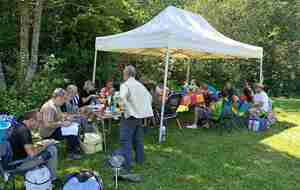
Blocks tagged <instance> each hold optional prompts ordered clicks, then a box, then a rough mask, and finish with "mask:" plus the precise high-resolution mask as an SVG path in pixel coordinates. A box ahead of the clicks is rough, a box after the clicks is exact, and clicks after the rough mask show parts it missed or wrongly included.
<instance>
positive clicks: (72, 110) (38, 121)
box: [9, 81, 113, 181]
mask: <svg viewBox="0 0 300 190" xmlns="http://www.w3.org/2000/svg"><path fill="white" fill-rule="evenodd" d="M83 89H84V91H83V92H82V93H79V92H78V88H77V86H75V85H68V86H67V88H66V89H63V88H57V89H55V90H54V92H53V93H52V97H51V98H50V99H49V100H48V101H46V102H45V103H44V104H43V105H42V107H41V108H40V110H39V111H30V112H26V113H25V114H24V115H23V116H22V117H21V120H19V121H18V124H17V127H13V130H12V133H11V136H10V138H9V142H10V145H11V149H12V152H13V160H22V159H27V158H33V161H34V159H35V158H38V157H39V156H40V155H44V154H49V153H50V155H51V158H50V159H49V160H48V161H47V167H48V168H49V170H50V173H51V176H52V180H53V181H55V180H56V179H57V172H56V171H57V169H56V168H57V162H58V158H57V149H56V146H55V144H56V142H57V141H60V140H66V142H67V145H66V147H67V154H68V159H69V160H78V159H81V158H82V153H83V151H82V142H81V140H80V134H81V133H80V131H81V128H84V127H86V126H85V124H86V123H87V118H86V117H85V116H83V115H82V114H79V113H80V111H82V109H83V108H84V107H85V106H86V105H89V104H92V102H93V101H101V100H103V101H105V100H104V99H105V98H106V97H107V96H111V95H112V91H113V85H112V81H108V82H107V85H106V86H105V87H104V88H103V89H102V90H101V91H100V93H99V94H98V95H96V90H95V87H94V84H93V83H92V82H91V81H86V82H85V84H84V87H83ZM80 94H81V95H80ZM74 123H77V125H74ZM71 128H72V129H71ZM33 130H34V131H38V133H39V136H40V137H41V138H42V139H44V140H43V143H42V145H41V144H40V145H39V146H37V145H36V144H34V142H33ZM50 139H51V140H50ZM53 139H54V140H56V141H54V140H53ZM29 164H32V159H31V161H30V163H28V162H24V163H23V164H22V165H21V166H20V168H26V167H27V166H28V165H29Z"/></svg>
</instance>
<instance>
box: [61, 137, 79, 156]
mask: <svg viewBox="0 0 300 190" xmlns="http://www.w3.org/2000/svg"><path fill="white" fill-rule="evenodd" d="M64 138H65V139H66V140H67V151H68V153H69V154H77V153H78V152H79V151H78V150H79V149H80V137H79V136H76V135H68V136H64Z"/></svg>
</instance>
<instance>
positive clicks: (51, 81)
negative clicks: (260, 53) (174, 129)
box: [0, 0, 300, 113]
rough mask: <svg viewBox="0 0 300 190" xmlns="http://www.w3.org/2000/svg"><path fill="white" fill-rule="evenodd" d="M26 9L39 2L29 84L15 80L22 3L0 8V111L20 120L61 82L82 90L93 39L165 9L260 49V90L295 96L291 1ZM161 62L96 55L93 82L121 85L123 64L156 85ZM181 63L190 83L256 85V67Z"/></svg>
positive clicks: (140, 1)
mask: <svg viewBox="0 0 300 190" xmlns="http://www.w3.org/2000/svg"><path fill="white" fill-rule="evenodd" d="M28 2H30V3H29V5H28V8H29V9H32V10H33V7H34V2H43V12H42V16H41V27H40V29H41V31H40V37H39V39H40V42H39V51H38V65H37V72H35V73H34V80H33V81H32V82H30V83H27V82H26V81H24V80H23V79H22V78H21V79H20V75H19V73H20V69H22V68H23V67H24V65H22V64H20V63H22V61H24V60H22V57H21V58H20V56H19V54H20V46H22V44H21V45H20V39H22V37H23V36H20V34H21V33H20V31H22V27H21V23H22V22H21V21H22V19H21V18H22V17H21V16H22V13H23V12H22V11H24V10H23V9H24V6H22V5H23V4H22V3H24V1H22V0H2V1H1V2H0V36H1V39H0V88H3V89H4V90H3V92H2V94H3V95H1V98H0V102H1V103H0V111H3V110H4V111H10V112H13V113H19V112H21V111H24V110H28V109H32V108H36V107H38V106H39V105H40V104H41V102H43V100H45V99H46V98H47V97H48V95H49V92H50V91H51V90H53V88H54V87H57V86H63V85H64V82H63V81H64V79H65V78H68V79H70V80H71V81H72V82H74V83H76V84H77V85H79V86H81V85H82V83H83V81H85V80H87V79H90V78H91V74H92V68H93V57H94V43H95V41H94V40H95V37H96V36H102V35H108V34H115V33H119V32H123V31H128V30H130V29H133V28H135V27H137V26H140V25H141V24H143V23H145V22H147V21H149V20H150V19H151V18H152V17H153V16H155V15H156V14H157V13H158V12H160V11H161V10H163V9H164V8H165V7H167V6H168V5H175V6H177V7H181V8H185V9H187V10H190V11H193V12H195V13H198V14H201V15H202V16H204V17H205V18H206V19H207V20H208V21H209V22H210V23H211V24H212V25H213V26H214V27H215V28H216V29H217V30H219V31H220V32H222V33H224V34H225V35H226V36H228V37H231V38H233V39H235V40H238V41H242V42H245V43H249V44H253V45H258V46H262V47H263V48H264V77H265V83H266V84H267V85H268V86H269V87H270V89H271V91H272V94H273V95H275V96H281V95H287V96H296V95H297V96H298V95H300V82H299V81H300V80H299V79H300V59H299V55H300V51H299V47H300V29H299V27H300V26H299V24H300V22H299V20H300V11H299V10H300V3H299V1H298V0H226V1H222V0H101V1H99V0H45V1H42V0H30V1H28ZM29 12H30V11H29ZM30 18H31V17H30ZM30 18H29V19H30ZM31 22H32V23H33V22H34V20H33V21H31ZM32 23H31V25H33V24H32ZM32 30H33V29H32ZM31 32H33V31H31ZM23 45H24V44H23ZM25 45H26V44H25ZM29 46H31V45H29ZM22 47H23V46H22ZM28 48H31V47H28ZM29 54H31V53H29ZM51 54H53V55H54V56H55V58H54V59H55V61H53V60H50V59H49V57H51V56H50V55H51ZM29 56H31V55H29ZM20 59H21V60H20ZM51 59H53V57H52V58H51ZM163 61H164V60H163V59H159V58H153V57H142V56H136V55H124V54H112V53H101V54H99V59H98V65H99V67H98V69H97V79H98V80H99V84H100V85H101V84H103V83H104V82H105V81H106V80H107V79H110V78H115V79H120V68H121V67H120V65H124V64H129V63H130V64H134V65H136V66H137V67H138V70H139V72H140V73H139V74H140V76H141V77H142V78H148V79H152V80H155V81H157V82H159V81H161V80H162V77H161V76H162V75H161V74H162V72H163ZM185 62H186V63H187V62H191V63H192V72H191V73H192V78H196V79H197V80H199V81H206V82H209V83H212V84H215V85H216V86H219V87H220V86H222V85H223V83H224V81H225V80H228V79H229V80H232V81H233V82H234V83H236V85H241V84H242V82H243V81H244V80H251V81H253V82H255V81H257V79H258V62H256V61H255V60H186V61H185ZM49 63H51V64H50V65H52V69H50V70H49V68H46V67H45V65H49ZM172 63H173V64H172V66H171V71H170V74H171V77H170V79H171V83H174V81H182V80H184V79H185V72H186V64H183V63H184V61H178V60H173V61H172ZM25 64H26V63H25ZM25 66H26V65H25ZM47 67H48V66H47ZM17 81H21V82H20V83H18V82H17ZM23 83H24V84H23ZM23 87H26V88H23Z"/></svg>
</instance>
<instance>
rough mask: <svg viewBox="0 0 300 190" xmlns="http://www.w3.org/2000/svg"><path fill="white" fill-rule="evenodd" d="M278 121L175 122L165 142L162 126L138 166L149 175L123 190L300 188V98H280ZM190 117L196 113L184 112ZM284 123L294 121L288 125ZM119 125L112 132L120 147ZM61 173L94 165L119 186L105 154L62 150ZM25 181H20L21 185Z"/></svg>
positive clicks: (108, 183) (109, 184) (154, 131)
mask: <svg viewBox="0 0 300 190" xmlns="http://www.w3.org/2000/svg"><path fill="white" fill-rule="evenodd" d="M274 105H275V107H276V113H277V116H278V118H279V122H278V124H276V126H274V127H273V128H272V129H270V130H268V131H266V132H263V133H255V132H249V131H247V130H242V131H233V132H231V133H224V134H223V135H222V136H221V135H219V133H218V132H217V131H216V130H214V129H208V130H207V129H206V130H204V129H198V130H194V129H184V130H179V129H177V128H176V127H175V125H174V124H173V125H172V124H170V127H169V128H168V136H167V142H166V143H165V144H162V145H159V144H158V143H157V140H158V137H157V136H158V135H157V133H158V129H156V128H155V129H150V131H148V133H147V134H146V139H145V153H146V163H145V165H144V166H143V167H136V168H135V171H136V172H138V173H141V174H143V175H144V177H145V181H144V182H143V183H140V184H132V183H127V182H121V184H120V187H119V189H122V190H135V189H136V190H159V189H161V190H174V189H178V190H202V189H203V190H227V189H228V190H242V189H245V190H246V189H247V190H265V189H266V190H297V189H300V178H299V174H300V100H296V99H290V100H285V99H276V102H275V104H274ZM182 117H183V119H184V120H188V119H190V118H191V115H184V116H182ZM284 126H288V127H289V128H288V129H285V128H284ZM117 136H118V128H117V127H115V129H114V130H113V134H112V139H111V140H112V142H114V144H113V147H114V148H116V147H117V141H118V138H117ZM60 157H61V162H60V165H59V175H60V176H61V177H62V178H63V177H64V176H65V175H67V174H68V173H70V172H72V171H76V170H79V169H90V170H95V171H97V172H98V173H99V174H100V176H101V177H102V179H103V182H104V185H105V189H107V190H109V189H114V187H113V180H112V171H111V170H110V169H108V168H106V167H105V166H104V160H105V158H106V157H107V155H105V154H104V153H98V154H95V155H88V156H85V158H84V159H83V160H81V161H72V162H69V161H65V160H64V159H63V155H60ZM20 183H22V182H21V181H20V182H19V183H18V184H19V185H20Z"/></svg>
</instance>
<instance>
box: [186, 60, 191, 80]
mask: <svg viewBox="0 0 300 190" xmlns="http://www.w3.org/2000/svg"><path fill="white" fill-rule="evenodd" d="M190 73H191V62H190V60H189V61H188V63H187V72H186V82H187V83H189V82H190Z"/></svg>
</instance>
